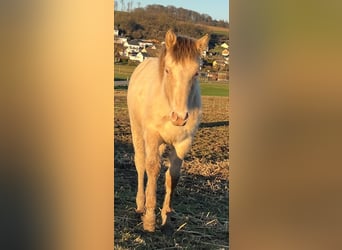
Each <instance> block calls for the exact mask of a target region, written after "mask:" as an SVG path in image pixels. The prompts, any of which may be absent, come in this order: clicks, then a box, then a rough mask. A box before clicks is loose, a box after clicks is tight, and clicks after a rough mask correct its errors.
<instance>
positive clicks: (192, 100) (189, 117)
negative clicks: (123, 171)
mask: <svg viewBox="0 0 342 250" xmlns="http://www.w3.org/2000/svg"><path fill="white" fill-rule="evenodd" d="M207 44H208V35H205V36H204V37H202V38H200V39H198V40H194V39H192V38H188V37H182V36H176V35H175V34H174V33H173V32H172V31H171V30H169V31H168V32H167V33H166V36H165V46H164V48H163V50H162V52H161V55H160V57H159V58H150V59H147V60H145V61H144V62H143V63H141V64H140V65H139V66H138V67H137V68H136V69H135V71H134V72H133V74H132V77H131V80H130V83H129V87H128V94H127V103H128V109H129V117H130V123H131V130H132V137H133V144H134V151H135V157H134V160H135V166H136V169H137V172H138V192H137V196H136V203H137V210H136V211H137V212H138V213H141V214H143V216H142V220H143V227H144V230H146V231H150V232H153V231H155V208H156V188H157V179H158V176H159V172H160V156H161V154H162V151H163V148H165V144H169V145H170V146H171V152H170V155H169V160H170V167H169V169H168V171H167V172H166V176H165V189H166V192H165V199H164V204H163V208H162V211H161V215H162V225H163V226H166V225H168V224H169V222H168V221H169V213H170V212H171V198H172V193H173V192H174V189H175V187H176V185H177V182H178V179H179V175H180V168H181V165H182V163H183V159H184V157H185V155H186V153H187V152H188V151H189V150H190V147H191V144H192V141H193V137H194V134H195V132H196V130H197V128H198V125H199V119H200V114H201V97H200V91H199V84H198V80H197V75H198V70H199V60H200V53H201V51H202V50H203V49H204V48H205V47H206V46H207ZM145 171H146V173H147V178H148V179H147V184H146V191H145V192H144V175H145Z"/></svg>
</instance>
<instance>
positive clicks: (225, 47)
mask: <svg viewBox="0 0 342 250" xmlns="http://www.w3.org/2000/svg"><path fill="white" fill-rule="evenodd" d="M221 47H222V48H224V49H228V48H229V45H228V44H226V43H222V44H221Z"/></svg>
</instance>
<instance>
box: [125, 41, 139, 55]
mask: <svg viewBox="0 0 342 250" xmlns="http://www.w3.org/2000/svg"><path fill="white" fill-rule="evenodd" d="M124 47H127V52H128V53H139V51H140V45H139V41H138V40H131V41H126V42H125V43H124Z"/></svg>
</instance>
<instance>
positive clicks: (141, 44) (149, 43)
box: [139, 41, 153, 48]
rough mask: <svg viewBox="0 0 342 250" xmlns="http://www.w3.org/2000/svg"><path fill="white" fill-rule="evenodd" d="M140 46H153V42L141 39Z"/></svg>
mask: <svg viewBox="0 0 342 250" xmlns="http://www.w3.org/2000/svg"><path fill="white" fill-rule="evenodd" d="M139 46H140V48H146V47H149V46H153V43H151V42H144V41H141V42H139Z"/></svg>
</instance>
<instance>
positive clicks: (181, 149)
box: [161, 140, 191, 233]
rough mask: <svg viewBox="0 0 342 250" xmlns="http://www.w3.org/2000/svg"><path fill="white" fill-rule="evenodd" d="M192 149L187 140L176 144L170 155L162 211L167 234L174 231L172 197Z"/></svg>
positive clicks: (163, 224) (163, 225)
mask: <svg viewBox="0 0 342 250" xmlns="http://www.w3.org/2000/svg"><path fill="white" fill-rule="evenodd" d="M190 147H191V140H186V141H184V142H182V143H180V144H176V145H175V147H172V149H171V152H170V155H169V159H170V167H169V169H168V170H167V172H166V174H165V199H164V204H163V208H162V211H161V215H162V229H164V230H165V232H166V233H168V232H169V231H172V226H171V224H170V213H171V211H172V206H171V203H172V196H173V193H174V191H175V188H176V186H177V183H178V180H179V176H180V169H181V167H182V163H183V159H184V157H185V155H186V153H187V152H188V151H189V149H190Z"/></svg>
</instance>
